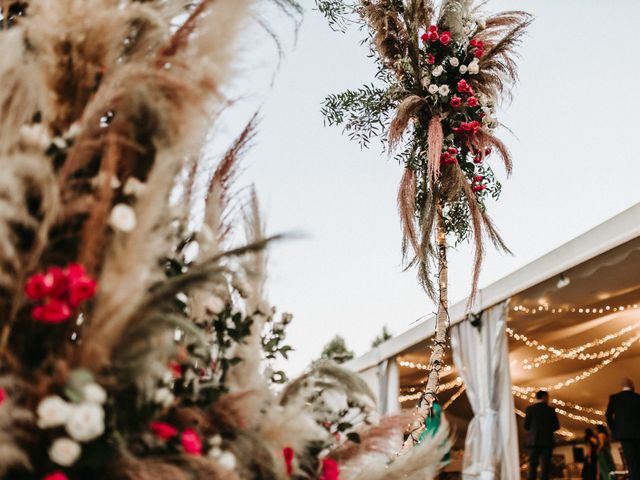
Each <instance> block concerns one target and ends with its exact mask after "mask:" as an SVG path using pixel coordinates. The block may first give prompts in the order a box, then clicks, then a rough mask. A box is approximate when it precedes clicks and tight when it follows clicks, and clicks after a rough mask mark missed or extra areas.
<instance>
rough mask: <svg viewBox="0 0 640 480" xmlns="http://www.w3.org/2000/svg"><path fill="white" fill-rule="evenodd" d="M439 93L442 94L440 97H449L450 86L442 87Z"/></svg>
mask: <svg viewBox="0 0 640 480" xmlns="http://www.w3.org/2000/svg"><path fill="white" fill-rule="evenodd" d="M438 92H440V95H442V96H443V97H446V96H447V95H449V85H440V88H439V89H438Z"/></svg>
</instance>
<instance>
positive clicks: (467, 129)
mask: <svg viewBox="0 0 640 480" xmlns="http://www.w3.org/2000/svg"><path fill="white" fill-rule="evenodd" d="M460 128H461V129H462V130H464V131H465V132H470V131H471V124H470V123H467V122H462V123H461V124H460Z"/></svg>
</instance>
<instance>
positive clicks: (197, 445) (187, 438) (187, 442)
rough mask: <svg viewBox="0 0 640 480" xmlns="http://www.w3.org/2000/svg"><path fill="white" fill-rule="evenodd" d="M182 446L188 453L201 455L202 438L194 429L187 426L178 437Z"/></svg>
mask: <svg viewBox="0 0 640 480" xmlns="http://www.w3.org/2000/svg"><path fill="white" fill-rule="evenodd" d="M180 441H181V443H182V448H184V451H185V452H186V453H188V454H189V455H202V440H200V436H199V435H198V433H197V432H196V431H195V430H192V429H191V428H187V429H186V430H185V431H183V432H182V436H181V437H180Z"/></svg>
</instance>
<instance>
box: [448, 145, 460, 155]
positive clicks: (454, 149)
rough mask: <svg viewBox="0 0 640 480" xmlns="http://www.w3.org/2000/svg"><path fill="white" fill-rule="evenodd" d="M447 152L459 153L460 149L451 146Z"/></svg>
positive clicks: (451, 153)
mask: <svg viewBox="0 0 640 480" xmlns="http://www.w3.org/2000/svg"><path fill="white" fill-rule="evenodd" d="M447 153H449V154H450V155H457V154H458V149H457V148H456V147H449V148H448V149H447Z"/></svg>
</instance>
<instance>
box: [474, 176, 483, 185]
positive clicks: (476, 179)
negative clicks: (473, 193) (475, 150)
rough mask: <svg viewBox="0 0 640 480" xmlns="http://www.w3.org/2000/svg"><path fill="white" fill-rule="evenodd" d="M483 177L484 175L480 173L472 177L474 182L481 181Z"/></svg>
mask: <svg viewBox="0 0 640 480" xmlns="http://www.w3.org/2000/svg"><path fill="white" fill-rule="evenodd" d="M483 179H484V177H483V176H482V175H476V176H475V177H473V181H474V182H476V183H479V182H481V181H482V180H483Z"/></svg>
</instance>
